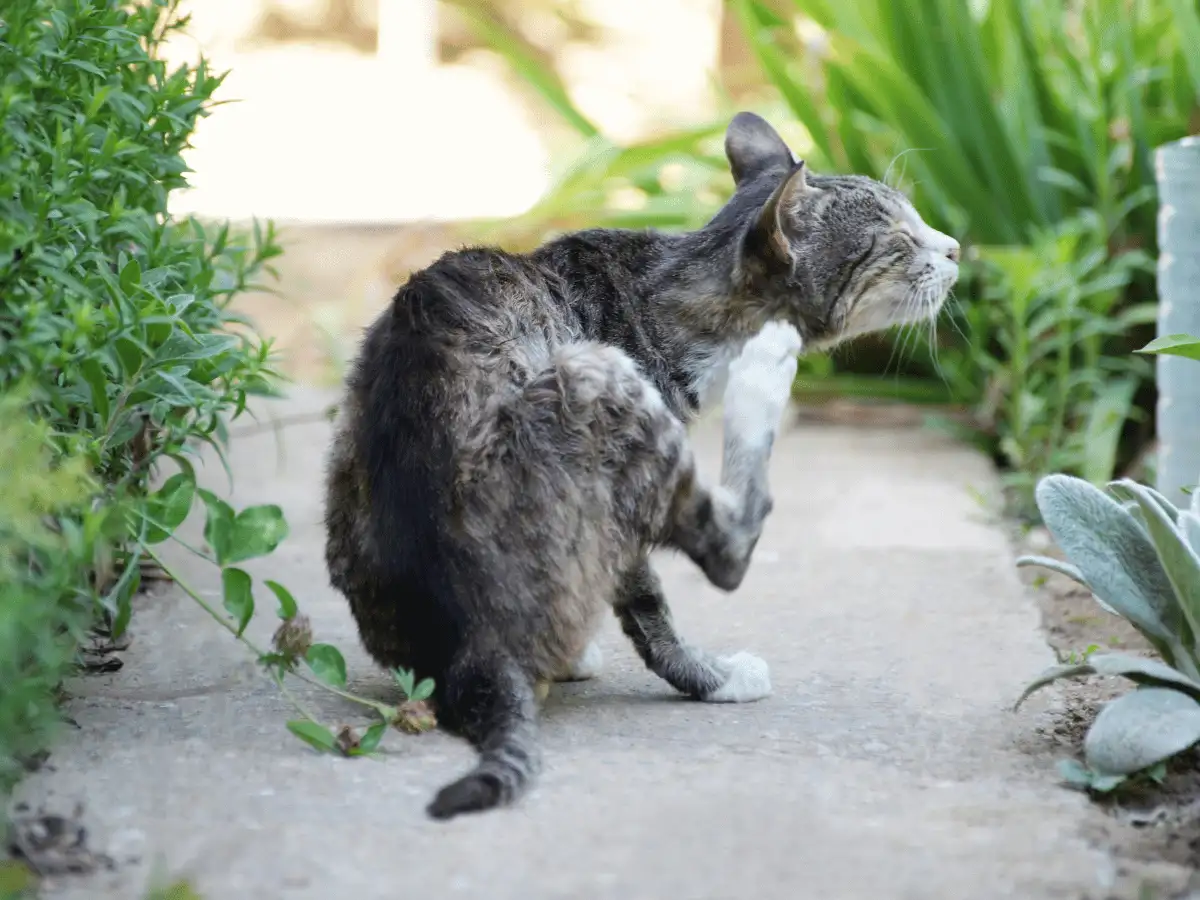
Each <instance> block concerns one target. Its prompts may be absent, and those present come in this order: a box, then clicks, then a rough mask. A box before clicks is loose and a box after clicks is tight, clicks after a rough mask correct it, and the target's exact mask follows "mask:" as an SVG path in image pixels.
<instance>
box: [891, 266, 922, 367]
mask: <svg viewBox="0 0 1200 900" xmlns="http://www.w3.org/2000/svg"><path fill="white" fill-rule="evenodd" d="M920 289H921V282H920V281H918V282H916V283H915V284H913V285H911V286H910V287H909V289H908V292H907V293H906V294H905V295H904V299H903V300H902V301H901V302H900V313H899V316H898V320H899V323H900V333H899V335H897V337H898V338H899V340H898V341H893V342H892V352H891V353H890V354H889V355H888V361H887V365H886V366H884V367H883V374H884V375H885V376H886V375H887V374H888V372H889V371H890V370H891V368H892V361H893V360H896V361H897V365H896V378H897V380H898V379H899V378H900V369H901V363H903V361H904V352H905V349H906V347H907V346H908V341H909V338H910V336H911V326H912V324H913V318H914V317H913V315H912V313H913V312H914V311H915V309H916V307H915V304H916V303H917V302H918V298H919V294H920Z"/></svg>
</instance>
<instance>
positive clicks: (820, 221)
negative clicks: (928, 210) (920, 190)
mask: <svg viewBox="0 0 1200 900" xmlns="http://www.w3.org/2000/svg"><path fill="white" fill-rule="evenodd" d="M725 152H726V155H727V156H728V158H729V163H730V167H731V169H732V172H733V178H734V182H735V183H736V185H737V190H736V192H735V195H734V197H733V199H732V200H731V201H730V204H729V206H728V207H727V210H729V211H730V212H732V213H735V214H737V215H738V218H740V219H741V220H742V221H743V222H745V221H746V218H749V229H748V230H747V231H745V232H744V236H743V238H742V241H741V245H740V250H739V257H738V261H737V265H736V271H735V279H736V280H737V281H738V283H739V284H738V286H739V288H740V289H741V290H742V292H744V294H745V295H747V296H752V297H754V298H755V299H756V301H759V302H763V303H764V304H765V305H766V306H767V307H768V309H769V311H770V313H771V315H772V317H779V316H782V317H783V318H786V319H787V320H789V321H791V322H792V324H793V325H795V326H796V328H797V329H798V330H799V331H800V333H801V335H803V336H804V338H805V344H806V346H807V347H809V348H813V347H819V346H822V345H825V346H828V345H831V344H835V343H837V342H839V341H842V340H845V339H847V338H850V337H853V336H854V335H857V334H864V333H867V332H871V331H880V330H882V329H885V328H888V327H889V326H892V325H901V324H906V323H912V322H919V321H923V320H927V319H932V318H934V317H936V316H937V314H938V311H939V310H940V309H941V306H942V303H943V302H944V301H945V299H946V296H947V295H948V294H949V292H950V290H951V288H953V287H954V285H955V283H956V282H957V281H958V256H959V246H958V242H957V241H956V240H954V239H953V238H952V237H949V236H948V235H945V234H942V233H941V232H940V231H936V230H934V229H933V228H931V227H929V226H928V225H926V224H925V222H924V221H923V220H922V219H921V216H920V215H919V214H918V213H917V211H916V210H915V209H913V206H912V204H911V203H909V201H908V199H907V198H906V197H905V196H904V195H903V194H901V193H900V192H899V191H897V190H894V189H892V188H890V187H888V186H887V185H884V184H882V183H880V182H878V181H875V180H874V179H871V178H866V177H864V176H857V175H851V176H823V175H816V174H814V173H812V172H810V171H809V170H808V168H807V167H806V166H805V164H804V163H803V162H801V161H799V160H797V159H796V157H795V156H794V155H793V154H792V152H791V150H789V149H788V146H787V145H786V144H785V143H784V142H783V139H782V138H780V136H779V135H778V134H777V133H776V131H775V129H773V128H772V127H771V126H770V125H768V124H767V123H766V122H765V121H763V119H761V118H759V117H758V116H756V115H754V114H753V113H746V112H743V113H739V114H738V115H737V116H736V117H735V118H734V119H733V122H732V123H731V124H730V126H729V130H728V131H727V133H726V136H725ZM739 212H740V214H738V213H739ZM743 227H744V226H743Z"/></svg>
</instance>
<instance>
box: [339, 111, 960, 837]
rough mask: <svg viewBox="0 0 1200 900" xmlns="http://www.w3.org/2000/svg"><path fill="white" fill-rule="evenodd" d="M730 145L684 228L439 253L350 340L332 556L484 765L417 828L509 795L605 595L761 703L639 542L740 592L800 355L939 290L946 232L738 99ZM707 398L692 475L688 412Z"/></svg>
mask: <svg viewBox="0 0 1200 900" xmlns="http://www.w3.org/2000/svg"><path fill="white" fill-rule="evenodd" d="M725 152H726V156H727V158H728V161H729V164H730V170H731V173H732V176H733V181H734V186H735V190H734V193H733V195H732V197H731V199H730V200H729V201H728V203H727V204H726V205H725V206H724V207H723V208H722V209H721V210H720V211H719V212H718V213H717V214H716V215H715V216H714V218H713V219H712V220H711V221H710V222H709V223H708V224H707V225H706V226H704V227H703V228H701V229H699V230H697V231H694V232H690V233H685V234H662V233H656V232H653V231H650V232H634V231H623V230H601V229H593V230H585V231H580V232H577V233H573V234H567V235H565V236H563V237H559V238H556V239H554V240H551V241H549V242H548V243H546V244H544V245H542V246H541V247H540V248H538V249H537V250H535V251H533V252H531V253H529V254H525V255H516V254H509V253H505V252H503V251H501V250H498V249H491V248H465V249H460V250H457V251H454V252H449V253H446V254H445V255H443V256H442V257H441V258H440V259H438V260H437V261H436V262H434V263H433V264H431V265H430V266H428V267H427V268H425V269H423V270H421V271H419V272H416V273H414V274H413V275H412V276H411V277H410V278H409V279H408V281H407V282H406V283H405V284H404V285H402V286H401V287H400V288H399V290H398V292H397V293H396V295H395V297H394V299H393V302H392V304H391V306H390V307H389V308H387V309H386V310H384V311H383V312H382V313H381V314H380V315H379V317H378V318H377V319H376V320H375V322H374V323H373V324H372V325H371V326H369V328H368V329H367V332H366V334H365V337H364V340H363V343H362V346H361V348H360V350H359V354H358V357H357V359H356V360H355V362H354V365H353V367H352V369H351V371H350V373H349V375H348V377H347V380H346V389H345V399H344V402H343V403H342V404H341V408H340V413H339V418H338V421H337V423H336V425H335V430H334V437H333V441H332V445H331V448H330V450H329V455H328V461H327V472H326V487H325V491H326V496H325V502H326V512H325V525H326V531H327V543H326V563H327V566H328V569H329V574H330V581H331V583H332V585H333V586H334V587H335V588H336V589H337V590H338V591H340V592H341V593H342V594H344V595H345V597H346V598H347V599H348V601H349V605H350V609H351V611H352V615H353V617H354V619H355V621H356V623H357V627H358V630H359V635H360V638H361V640H362V642H363V645H364V646H365V648H366V649H367V651H368V653H369V654H370V655H371V656H372V657H373V658H374V659H375V660H376V661H378V662H379V663H380V664H382V665H383V666H387V667H397V666H399V667H405V668H410V669H413V670H415V672H416V674H417V675H418V677H432V678H433V679H434V680H435V682H436V691H435V694H434V698H433V699H434V704H435V708H436V710H437V714H438V717H439V720H440V721H441V723H442V724H443V725H444V726H446V727H447V728H448V729H450V730H451V731H454V732H457V733H458V734H460V735H462V736H464V737H465V738H467V739H468V740H469V741H470V742H471V743H472V744H473V745H474V746H475V747H476V749H477V750H478V752H479V754H480V755H479V761H478V764H477V765H476V767H475V768H474V769H473V770H471V771H470V772H468V773H467V774H466V775H464V776H463V777H462V778H460V779H458V780H457V781H454V782H452V783H451V784H449V785H447V786H445V787H443V788H442V789H441V790H440V791H439V792H438V793H437V794H436V796H435V797H434V798H433V800H432V802H431V803H430V804H429V805H428V807H427V812H428V814H429V815H430V816H432V817H433V818H435V819H448V818H451V817H453V816H456V815H458V814H460V813H466V812H475V811H481V810H485V809H489V808H492V807H497V806H502V805H506V804H509V803H511V802H513V801H514V800H516V799H517V798H518V797H519V796H521V795H522V793H523V792H524V791H525V790H526V789H527V788H528V786H529V784H530V783H531V781H532V779H533V778H535V777H536V774H537V772H538V770H539V767H540V752H539V748H538V741H537V709H538V701H539V699H540V697H541V696H544V690H545V688H546V686H547V684H548V683H549V682H550V681H553V680H568V679H578V678H587V677H591V676H593V675H595V674H596V672H597V671H598V668H599V665H600V658H599V651H598V648H597V647H596V645H595V644H594V643H593V642H592V639H593V637H594V635H595V634H596V631H597V629H598V627H599V625H600V623H601V620H602V616H603V614H604V611H605V610H606V609H611V610H613V611H614V612H615V614H616V616H617V618H618V620H619V622H620V625H621V628H622V630H623V631H624V633H625V634H626V635H627V636H628V637H629V639H630V641H631V642H632V643H633V646H634V649H635V650H636V651H637V653H638V654H639V655H640V656H641V658H642V659H643V660H644V662H645V664H646V666H647V667H648V668H649V669H650V670H651V671H652V672H654V673H655V674H656V675H658V676H660V677H661V678H663V679H664V680H665V681H666V682H667V683H668V684H670V685H671V686H672V687H674V688H675V689H676V690H678V691H680V692H681V693H683V694H686V695H688V696H690V697H693V698H696V699H699V700H702V701H709V702H745V701H751V700H757V699H760V698H762V697H765V696H767V695H768V694H769V693H770V690H771V685H770V678H769V671H768V668H767V665H766V663H765V662H764V661H762V660H761V659H759V658H757V657H756V656H753V655H752V654H750V653H746V652H740V653H735V654H733V655H731V656H714V655H710V654H709V653H706V652H704V651H702V650H700V649H698V648H696V647H692V646H689V645H688V644H687V643H685V642H684V641H683V639H682V638H681V637H680V636H679V634H678V633H677V632H676V630H675V628H674V626H673V625H672V621H671V616H670V611H669V609H668V605H667V600H666V598H665V597H664V596H663V591H662V588H661V585H660V583H659V580H658V578H657V576H656V575H655V572H654V570H653V568H652V567H651V565H650V562H649V553H650V551H651V550H653V549H655V548H669V549H674V550H677V551H682V552H683V553H685V554H687V555H688V556H689V557H690V558H691V559H692V560H694V561H695V563H696V564H697V565H698V566H699V567H700V568H701V569H702V570H703V571H704V573H705V575H706V576H707V578H708V580H709V581H710V582H711V583H712V584H714V585H716V586H717V587H718V588H720V589H722V590H724V591H733V590H735V589H736V588H737V587H738V586H739V585H740V584H741V582H742V579H743V576H744V575H745V573H746V569H747V566H748V565H749V562H750V558H751V555H752V553H753V550H754V547H755V545H756V542H757V541H758V538H759V535H760V534H761V532H762V528H763V525H764V522H765V520H766V518H767V517H768V515H769V513H770V511H771V508H772V499H771V495H770V491H769V486H768V484H767V466H768V462H769V459H770V455H771V449H772V446H773V442H774V439H775V435H776V432H777V430H778V428H779V424H780V420H781V418H782V416H783V413H784V411H785V408H786V405H787V402H788V397H789V395H790V390H791V386H792V381H793V379H794V377H795V372H796V365H797V354H798V353H799V351H800V350H801V348H802V347H803V349H804V350H805V351H809V350H814V349H820V348H822V347H829V346H832V345H834V344H836V343H838V342H840V341H843V340H846V339H847V338H850V337H852V336H854V335H856V334H862V333H865V332H868V331H876V330H879V329H883V328H886V327H888V326H891V325H896V324H901V323H907V322H916V321H923V320H927V319H930V318H932V317H935V316H936V315H937V313H938V311H939V309H940V307H941V305H942V303H943V301H944V299H945V297H946V295H947V293H948V292H949V290H950V289H951V287H952V286H953V285H954V283H955V282H956V281H957V277H958V255H959V247H958V243H957V242H956V241H954V239H953V238H951V237H949V236H947V235H945V234H942V233H940V232H938V231H935V230H934V229H932V228H930V227H929V226H928V225H926V224H925V223H924V222H923V221H922V219H921V217H920V216H919V215H918V214H917V212H916V211H915V210H914V209H913V207H912V205H911V204H910V203H909V201H908V200H907V199H906V198H905V197H904V196H903V195H902V194H900V193H899V192H898V191H896V190H893V189H891V188H889V187H887V186H885V185H883V184H881V183H879V182H877V181H874V180H872V179H869V178H867V177H864V176H835V175H817V174H812V173H810V172H809V170H808V168H807V166H806V165H805V163H804V162H803V161H800V160H798V159H797V158H796V156H795V155H794V154H793V153H792V151H791V150H790V149H789V148H788V146H787V145H786V144H785V143H784V141H783V140H782V139H781V138H780V137H779V135H778V134H777V133H776V131H775V130H774V129H773V128H772V127H771V126H770V125H769V124H768V123H767V122H766V121H765V120H763V119H762V118H760V117H759V116H757V115H754V114H752V113H748V112H742V113H739V114H738V115H737V116H735V117H734V118H733V120H732V121H731V123H730V125H729V127H728V130H727V132H726V136H725ZM722 397H723V400H724V411H723V427H724V429H725V431H724V446H723V453H724V456H723V460H722V466H721V474H720V478H719V482H718V483H717V484H707V483H705V482H704V481H702V480H700V479H699V478H698V476H697V473H696V463H695V459H694V457H693V453H692V450H691V448H690V447H689V444H688V437H687V432H686V426H687V424H688V423H690V422H692V421H693V420H694V419H695V418H696V417H697V415H699V414H700V412H701V411H703V410H704V409H706V408H708V407H712V406H715V404H716V402H717V400H719V399H722Z"/></svg>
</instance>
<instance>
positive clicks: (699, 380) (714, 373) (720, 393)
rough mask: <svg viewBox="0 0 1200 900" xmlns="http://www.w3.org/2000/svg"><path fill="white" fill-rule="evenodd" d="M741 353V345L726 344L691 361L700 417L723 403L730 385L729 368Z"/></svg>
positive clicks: (690, 373)
mask: <svg viewBox="0 0 1200 900" xmlns="http://www.w3.org/2000/svg"><path fill="white" fill-rule="evenodd" d="M741 352H742V346H741V344H732V343H731V344H724V345H721V346H718V347H714V348H712V349H711V350H708V351H706V352H704V353H698V354H696V356H694V357H693V358H692V359H691V360H689V364H688V376H689V380H690V381H691V387H692V391H693V393H694V394H695V395H696V398H697V400H696V402H697V410H696V412H697V414H698V415H704V414H705V413H707V412H709V411H711V410H712V409H715V408H716V407H717V405H718V404H719V403H720V402H721V398H722V397H724V395H725V388H726V386H727V385H728V384H729V366H730V364H731V363H732V362H733V361H734V360H735V359H737V358H738V355H739V354H740V353H741Z"/></svg>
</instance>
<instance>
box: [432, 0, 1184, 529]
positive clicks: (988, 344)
mask: <svg viewBox="0 0 1200 900" xmlns="http://www.w3.org/2000/svg"><path fill="white" fill-rule="evenodd" d="M445 7H446V8H447V9H449V10H451V11H452V15H451V16H450V17H449V18H451V19H454V18H455V17H457V21H458V22H459V27H470V28H471V29H473V32H474V34H475V35H476V37H477V39H478V40H479V41H482V42H485V43H486V44H487V45H488V46H490V47H491V48H492V49H493V50H494V51H496V52H498V53H499V54H501V55H502V56H503V57H504V58H505V59H506V60H507V62H508V64H509V65H510V66H511V67H512V70H513V71H514V72H515V73H516V74H518V75H519V76H520V77H521V78H522V79H523V80H524V82H525V83H526V84H527V85H528V87H529V89H530V90H532V91H534V92H536V94H537V96H538V97H539V98H540V102H541V103H542V104H544V106H545V108H546V109H547V110H550V111H553V112H554V113H555V114H556V115H557V116H558V118H559V119H560V120H561V121H562V123H563V124H564V125H566V126H569V127H570V128H571V129H573V130H574V131H575V133H576V135H577V149H576V151H575V152H574V154H573V155H572V157H571V162H570V164H569V165H567V166H566V167H565V168H564V170H563V171H562V172H561V173H560V174H559V176H558V178H557V182H556V184H555V186H554V188H553V189H552V190H551V191H550V192H548V193H547V194H546V195H545V196H544V197H543V198H542V199H541V201H540V202H539V203H538V204H537V205H536V206H535V207H534V208H533V209H532V210H530V211H529V212H528V213H527V214H526V215H524V216H522V217H520V218H519V219H517V220H515V221H513V220H509V221H505V222H493V223H486V224H485V225H484V226H483V227H482V228H481V229H480V230H479V232H478V235H477V236H479V237H482V238H486V239H490V240H498V241H499V242H500V243H502V244H504V245H506V246H509V247H513V248H523V247H528V246H531V245H533V244H535V243H537V242H539V241H541V240H543V239H544V238H545V237H547V236H549V235H551V234H554V233H557V232H562V231H565V230H569V229H573V228H580V227H592V226H609V227H631V228H642V227H655V228H663V229H684V228H696V227H699V226H700V225H702V224H703V223H704V222H705V221H707V219H708V218H709V217H710V216H711V215H712V214H713V213H714V212H715V210H716V209H718V208H719V206H720V205H721V204H722V203H723V202H724V200H725V199H726V198H727V197H728V196H729V193H730V191H731V189H732V184H731V182H730V179H729V176H728V171H727V167H726V163H725V160H724V157H723V154H722V151H721V140H722V135H723V130H724V125H725V124H726V123H727V121H728V119H729V117H730V116H731V115H732V113H733V112H735V111H736V110H737V109H741V108H751V109H755V110H757V111H759V112H760V113H762V114H764V115H766V116H767V118H768V119H770V120H771V121H772V122H774V123H776V124H777V125H778V126H779V127H780V130H781V132H782V133H783V134H784V136H785V137H786V138H787V139H788V140H789V141H790V142H792V144H793V147H794V149H795V150H796V151H797V152H798V153H800V154H801V155H802V156H804V157H805V158H806V159H807V160H808V161H809V163H810V164H811V165H812V166H813V167H814V168H815V169H817V170H826V171H854V172H859V173H864V174H868V175H872V176H874V177H876V178H880V179H883V180H885V181H887V182H888V183H890V184H893V185H895V186H898V187H900V188H902V189H903V190H905V191H906V192H907V193H908V194H909V195H910V196H911V197H912V198H913V200H914V202H915V204H916V206H917V208H918V209H919V210H920V211H921V213H922V215H923V216H924V217H925V218H926V219H927V220H928V221H929V222H930V223H931V224H933V225H934V226H935V227H938V228H940V229H943V230H946V231H948V232H950V233H952V234H954V235H955V236H957V237H959V238H960V239H961V241H962V242H963V245H964V247H965V248H966V251H967V252H966V259H967V265H965V266H964V271H963V277H962V280H961V282H960V285H959V287H958V289H957V292H956V299H955V302H953V303H952V304H951V308H950V309H949V310H948V311H947V312H946V314H945V315H944V316H943V318H942V320H941V322H940V323H939V326H938V328H936V329H935V330H932V331H930V332H929V333H912V332H909V333H893V334H888V335H884V336H880V337H878V338H873V339H866V340H862V341H859V342H856V343H855V344H854V345H852V346H849V347H846V348H843V349H841V350H839V351H836V352H835V353H834V354H833V355H832V356H829V357H817V358H810V359H807V360H806V361H805V362H804V364H803V365H802V368H801V372H800V375H799V377H798V381H797V392H798V394H799V395H801V396H802V397H806V398H808V399H812V400H816V399H820V398H824V397H831V396H847V395H851V396H855V397H860V398H871V399H886V400H902V401H906V402H910V403H920V404H926V405H929V406H930V407H931V409H930V415H929V421H930V422H931V423H935V424H942V425H945V426H947V427H952V428H954V429H956V430H957V431H958V432H959V433H960V434H963V435H965V436H967V437H969V438H970V439H972V440H975V441H977V442H978V443H980V444H981V445H982V446H984V447H986V448H987V449H988V451H989V452H991V453H992V454H993V455H994V456H995V457H996V459H997V461H998V462H1000V463H1001V465H1002V466H1003V467H1004V468H1005V469H1006V472H1007V477H1008V481H1009V484H1010V485H1011V486H1012V488H1013V491H1012V499H1013V501H1014V504H1015V509H1016V510H1017V511H1018V512H1031V511H1032V506H1031V505H1030V499H1031V490H1032V485H1033V483H1034V481H1035V480H1036V478H1037V477H1038V476H1040V475H1042V474H1046V473H1048V472H1052V471H1060V472H1068V473H1073V474H1079V475H1082V476H1084V477H1086V478H1089V479H1091V480H1093V481H1102V480H1105V479H1108V478H1110V477H1112V476H1113V475H1114V474H1119V473H1128V474H1133V475H1138V476H1141V477H1147V476H1146V472H1145V468H1146V466H1147V465H1148V459H1152V455H1151V454H1148V453H1147V451H1148V450H1150V449H1152V448H1151V446H1150V442H1151V440H1152V436H1153V421H1152V415H1153V409H1154V399H1155V397H1154V388H1153V383H1152V374H1153V372H1152V367H1151V365H1150V364H1149V363H1148V362H1147V361H1146V360H1144V359H1141V358H1137V357H1134V356H1132V355H1131V351H1132V350H1133V349H1135V348H1137V347H1140V346H1142V345H1143V344H1144V343H1145V342H1146V341H1147V340H1149V339H1150V338H1152V337H1153V333H1154V321H1155V314H1156V313H1155V296H1156V295H1155V284H1154V265H1153V261H1154V256H1155V253H1156V246H1155V244H1156V225H1155V221H1156V218H1155V217H1156V203H1155V200H1156V192H1155V183H1154V171H1153V157H1152V154H1153V150H1154V148H1155V147H1156V146H1158V145H1159V144H1162V143H1164V142H1166V141H1170V140H1174V139H1177V138H1179V137H1182V136H1184V135H1187V134H1189V133H1191V132H1193V131H1194V130H1195V129H1196V127H1197V122H1198V119H1197V112H1198V106H1197V96H1198V94H1200V15H1198V12H1197V7H1196V3H1195V0H1169V2H1164V0H1070V2H1068V0H977V2H972V0H914V2H912V3H905V4H897V3H894V2H888V0H859V2H855V3H835V2H833V0H726V7H725V12H726V19H727V26H726V41H725V42H726V45H727V46H726V47H724V48H723V50H724V51H725V56H726V57H727V58H728V59H729V60H730V65H728V66H726V67H724V71H723V73H722V79H721V84H720V85H719V88H720V94H721V100H722V109H721V111H720V115H719V116H718V117H717V118H716V120H714V121H712V122H704V123H697V125H696V127H695V128H694V129H690V130H685V131H681V132H674V133H669V134H663V135H660V136H658V137H657V138H655V139H654V140H650V141H647V142H644V143H639V144H636V145H621V144H620V143H618V142H617V141H615V140H613V139H611V138H609V137H608V136H606V135H604V134H603V133H601V132H600V131H599V129H597V128H596V126H595V125H594V124H593V123H591V122H590V121H589V120H588V119H587V117H586V116H584V115H583V113H582V112H580V111H579V109H577V108H576V106H575V105H574V104H572V102H571V98H570V96H569V94H568V92H567V91H566V90H565V89H564V88H563V82H562V79H561V78H560V77H559V75H558V73H557V72H556V71H555V68H554V58H553V54H552V53H548V52H547V50H546V48H545V47H544V46H539V45H538V43H537V41H536V40H535V39H533V38H531V37H530V35H529V34H528V33H527V32H528V29H525V30H522V28H521V27H520V26H519V25H518V24H515V23H514V18H515V17H514V16H512V15H508V16H505V15H503V14H501V13H500V12H499V9H500V7H501V4H497V3H494V2H492V3H489V2H483V0H445ZM563 8H564V9H565V8H567V7H565V6H564V7H563ZM575 27H577V28H578V27H581V26H578V25H576V26H575ZM663 39H664V40H669V35H664V36H663Z"/></svg>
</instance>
